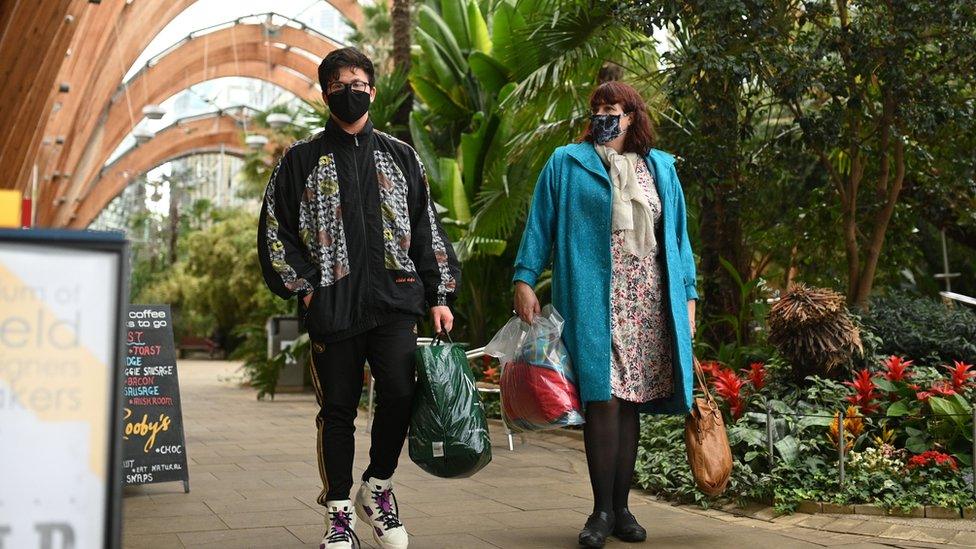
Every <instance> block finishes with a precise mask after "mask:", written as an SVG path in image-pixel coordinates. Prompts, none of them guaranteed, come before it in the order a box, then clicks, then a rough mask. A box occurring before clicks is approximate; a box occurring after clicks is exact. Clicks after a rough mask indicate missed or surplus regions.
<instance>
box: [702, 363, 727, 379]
mask: <svg viewBox="0 0 976 549" xmlns="http://www.w3.org/2000/svg"><path fill="white" fill-rule="evenodd" d="M699 364H700V365H701V369H702V372H704V373H705V375H707V376H714V375H715V373H716V372H718V371H719V370H721V369H722V363H721V362H719V361H717V360H702V361H700V362H699Z"/></svg>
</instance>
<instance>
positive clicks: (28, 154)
mask: <svg viewBox="0 0 976 549" xmlns="http://www.w3.org/2000/svg"><path fill="white" fill-rule="evenodd" d="M96 11H97V7H96V6H95V5H94V4H90V3H88V2H87V0H50V1H45V2H38V1H36V0H4V1H2V2H0V128H3V131H0V173H2V174H3V177H2V178H0V188H18V189H23V188H25V187H26V186H27V184H28V182H29V174H30V171H31V170H30V169H29V168H30V166H32V165H33V162H34V156H35V154H36V151H37V150H38V148H39V147H40V144H41V137H42V135H43V133H42V132H41V131H39V127H43V125H44V124H43V122H44V120H46V118H47V115H48V113H49V112H51V108H52V105H53V103H54V94H56V93H57V89H58V82H59V80H58V73H59V71H60V70H61V66H62V65H63V64H64V62H65V54H66V52H68V48H69V45H70V44H71V43H72V41H73V40H74V41H79V40H80V35H81V33H80V32H79V29H80V28H81V25H80V22H81V21H82V20H83V19H84V18H85V17H86V16H88V15H89V14H91V13H93V12H96ZM52 90H54V91H53V92H52ZM25 168H27V169H25ZM24 174H27V176H26V177H25V175H24Z"/></svg>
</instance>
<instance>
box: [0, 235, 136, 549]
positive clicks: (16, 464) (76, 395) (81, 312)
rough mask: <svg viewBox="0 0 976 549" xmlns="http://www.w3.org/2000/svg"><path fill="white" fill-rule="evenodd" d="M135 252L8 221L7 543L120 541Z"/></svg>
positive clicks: (0, 359)
mask: <svg viewBox="0 0 976 549" xmlns="http://www.w3.org/2000/svg"><path fill="white" fill-rule="evenodd" d="M45 235H46V236H47V238H45ZM100 238H101V239H100ZM125 251H126V244H125V241H124V240H121V238H119V237H117V236H116V237H114V238H111V237H109V238H107V239H106V237H105V235H99V234H98V233H91V232H78V233H74V232H68V231H0V547H3V548H8V547H17V548H21V547H24V548H32V547H38V548H40V547H45V548H52V549H57V548H68V547H71V548H87V547H92V548H95V547H113V546H117V545H118V522H119V517H118V515H119V502H118V496H119V490H120V488H119V482H118V471H119V468H120V465H119V452H118V440H117V439H118V417H119V414H118V411H117V409H118V405H119V397H118V394H119V390H118V388H119V382H118V379H119V370H120V369H119V368H118V366H117V365H118V364H119V357H120V354H121V353H120V350H121V348H122V347H121V341H120V334H121V329H122V328H121V326H122V322H121V319H120V311H121V308H122V306H123V305H124V303H122V301H124V300H125V298H124V295H125V292H126V284H125V280H126V278H125V277H124V276H123V273H124V270H125V257H126V256H125Z"/></svg>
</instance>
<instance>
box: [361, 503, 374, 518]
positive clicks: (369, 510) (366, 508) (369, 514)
mask: <svg viewBox="0 0 976 549" xmlns="http://www.w3.org/2000/svg"><path fill="white" fill-rule="evenodd" d="M363 509H365V510H366V515H367V516H370V517H371V516H373V509H371V508H369V507H366V506H365V505H364V506H363Z"/></svg>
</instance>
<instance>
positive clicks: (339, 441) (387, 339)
mask: <svg viewBox="0 0 976 549" xmlns="http://www.w3.org/2000/svg"><path fill="white" fill-rule="evenodd" d="M416 326H417V323H416V321H415V320H411V319H408V320H397V321H394V322H390V323H388V324H384V325H382V326H378V327H376V328H373V329H372V330H370V331H368V332H365V333H362V334H359V335H357V336H353V337H351V338H348V339H344V340H342V341H337V342H335V343H326V344H322V343H318V342H313V343H312V363H313V367H312V382H313V384H314V385H315V393H316V397H317V399H318V403H319V413H318V415H317V416H316V418H315V425H316V427H317V428H318V441H317V448H318V461H319V474H320V475H321V476H322V485H323V489H322V493H321V494H319V498H318V502H319V503H320V504H322V505H325V502H326V501H334V500H343V499H349V496H350V492H351V490H352V486H353V479H352V463H353V455H354V453H355V446H356V445H355V438H354V437H353V433H355V430H356V428H355V426H354V424H353V422H354V420H355V419H356V411H357V408H358V406H359V398H360V395H361V394H362V390H363V366H364V364H365V363H366V362H367V361H368V362H369V366H370V371H371V373H372V375H373V377H374V378H375V379H376V410H375V415H374V417H373V429H372V433H371V437H372V440H371V446H370V450H369V460H370V464H369V467H368V468H367V469H366V472H365V473H363V477H362V478H363V479H364V480H365V479H366V478H369V477H375V478H379V479H387V478H390V477H391V476H393V472H394V471H395V470H396V466H397V460H398V459H399V457H400V451H401V450H402V449H403V442H404V440H405V439H406V436H407V427H408V425H409V423H410V408H411V403H412V401H413V391H414V384H415V374H414V372H415V365H414V351H415V350H416V347H417V332H416Z"/></svg>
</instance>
